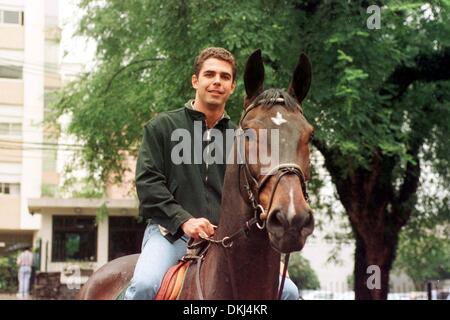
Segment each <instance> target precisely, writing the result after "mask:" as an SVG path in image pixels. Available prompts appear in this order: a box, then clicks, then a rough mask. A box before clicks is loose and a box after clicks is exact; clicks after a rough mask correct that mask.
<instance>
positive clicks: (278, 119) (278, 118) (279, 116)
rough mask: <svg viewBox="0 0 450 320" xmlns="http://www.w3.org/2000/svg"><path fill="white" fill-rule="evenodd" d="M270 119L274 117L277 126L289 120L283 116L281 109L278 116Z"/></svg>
mask: <svg viewBox="0 0 450 320" xmlns="http://www.w3.org/2000/svg"><path fill="white" fill-rule="evenodd" d="M270 119H272V122H273V123H275V124H276V125H277V126H280V125H282V124H283V123H285V122H287V120H286V119H284V118H283V115H282V114H281V113H280V112H279V111H277V116H276V117H272V118H270Z"/></svg>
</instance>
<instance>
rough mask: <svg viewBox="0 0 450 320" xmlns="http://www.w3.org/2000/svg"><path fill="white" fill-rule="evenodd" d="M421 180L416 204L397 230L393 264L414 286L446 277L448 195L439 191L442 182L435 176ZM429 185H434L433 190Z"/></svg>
mask: <svg viewBox="0 0 450 320" xmlns="http://www.w3.org/2000/svg"><path fill="white" fill-rule="evenodd" d="M430 176H431V177H433V176H435V175H433V174H430ZM422 183H423V187H422V190H420V191H421V192H420V194H419V195H420V207H419V208H418V209H417V210H415V212H414V213H413V216H412V217H411V221H410V223H409V224H408V225H407V226H406V227H405V229H404V230H402V232H401V233H400V240H399V246H398V250H397V258H396V261H395V264H394V268H395V269H397V270H401V271H404V272H405V273H406V274H407V275H408V276H409V277H410V278H411V279H412V280H413V281H414V283H415V285H416V287H417V288H418V289H419V288H423V287H424V284H425V282H426V281H429V280H440V279H448V278H449V277H450V242H449V239H450V196H449V195H448V194H447V195H445V193H443V192H442V191H441V190H440V188H439V186H440V185H442V181H440V179H437V178H436V177H434V178H430V179H428V181H423V182H422ZM432 186H438V188H436V189H435V190H436V191H435V192H432V191H431V190H433V189H434V188H432Z"/></svg>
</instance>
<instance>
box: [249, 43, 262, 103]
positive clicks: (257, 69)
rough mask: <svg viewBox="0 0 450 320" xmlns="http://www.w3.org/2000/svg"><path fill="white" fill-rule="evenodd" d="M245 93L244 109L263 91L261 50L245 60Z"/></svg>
mask: <svg viewBox="0 0 450 320" xmlns="http://www.w3.org/2000/svg"><path fill="white" fill-rule="evenodd" d="M244 85H245V93H246V94H247V96H246V97H245V101H244V108H247V107H248V106H249V105H250V104H251V102H252V101H253V100H254V99H255V98H256V97H257V96H258V95H259V94H260V93H261V92H262V91H263V86H264V64H263V61H262V57H261V49H257V50H256V51H255V52H253V53H252V54H251V55H250V57H249V58H248V59H247V63H246V65H245V72H244Z"/></svg>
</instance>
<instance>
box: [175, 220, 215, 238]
mask: <svg viewBox="0 0 450 320" xmlns="http://www.w3.org/2000/svg"><path fill="white" fill-rule="evenodd" d="M215 228H217V226H215V225H213V224H212V223H211V222H209V220H208V219H206V218H191V219H189V220H188V221H186V222H185V223H183V224H182V225H181V229H182V230H183V232H184V233H185V234H187V235H188V236H189V237H191V238H194V239H195V240H198V239H200V238H206V237H211V236H212V235H213V234H214V229H215Z"/></svg>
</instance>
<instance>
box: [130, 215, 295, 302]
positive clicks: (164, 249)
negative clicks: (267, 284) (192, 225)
mask: <svg viewBox="0 0 450 320" xmlns="http://www.w3.org/2000/svg"><path fill="white" fill-rule="evenodd" d="M187 240H188V238H187V236H186V235H184V236H183V237H181V238H180V239H178V240H177V241H175V242H174V243H170V242H169V241H168V240H167V239H166V238H164V236H163V235H162V234H161V232H160V231H159V227H158V226H157V225H154V224H149V225H148V226H147V228H146V229H145V233H144V238H143V240H142V251H141V255H140V256H139V259H138V261H137V264H136V268H135V269H134V275H133V278H132V279H131V281H130V285H129V286H128V288H127V290H126V292H125V296H124V299H125V300H153V299H154V297H155V296H156V293H157V292H158V289H159V287H160V285H161V282H162V280H163V278H164V274H165V273H166V271H167V270H168V269H169V268H170V267H171V266H173V265H175V264H177V263H178V260H179V259H181V257H183V255H185V254H186V244H187ZM280 277H281V276H280ZM281 298H282V299H283V300H298V299H299V293H298V289H297V286H296V285H295V284H294V282H292V280H291V279H289V278H286V280H285V283H284V288H283V293H282V297H281Z"/></svg>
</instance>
